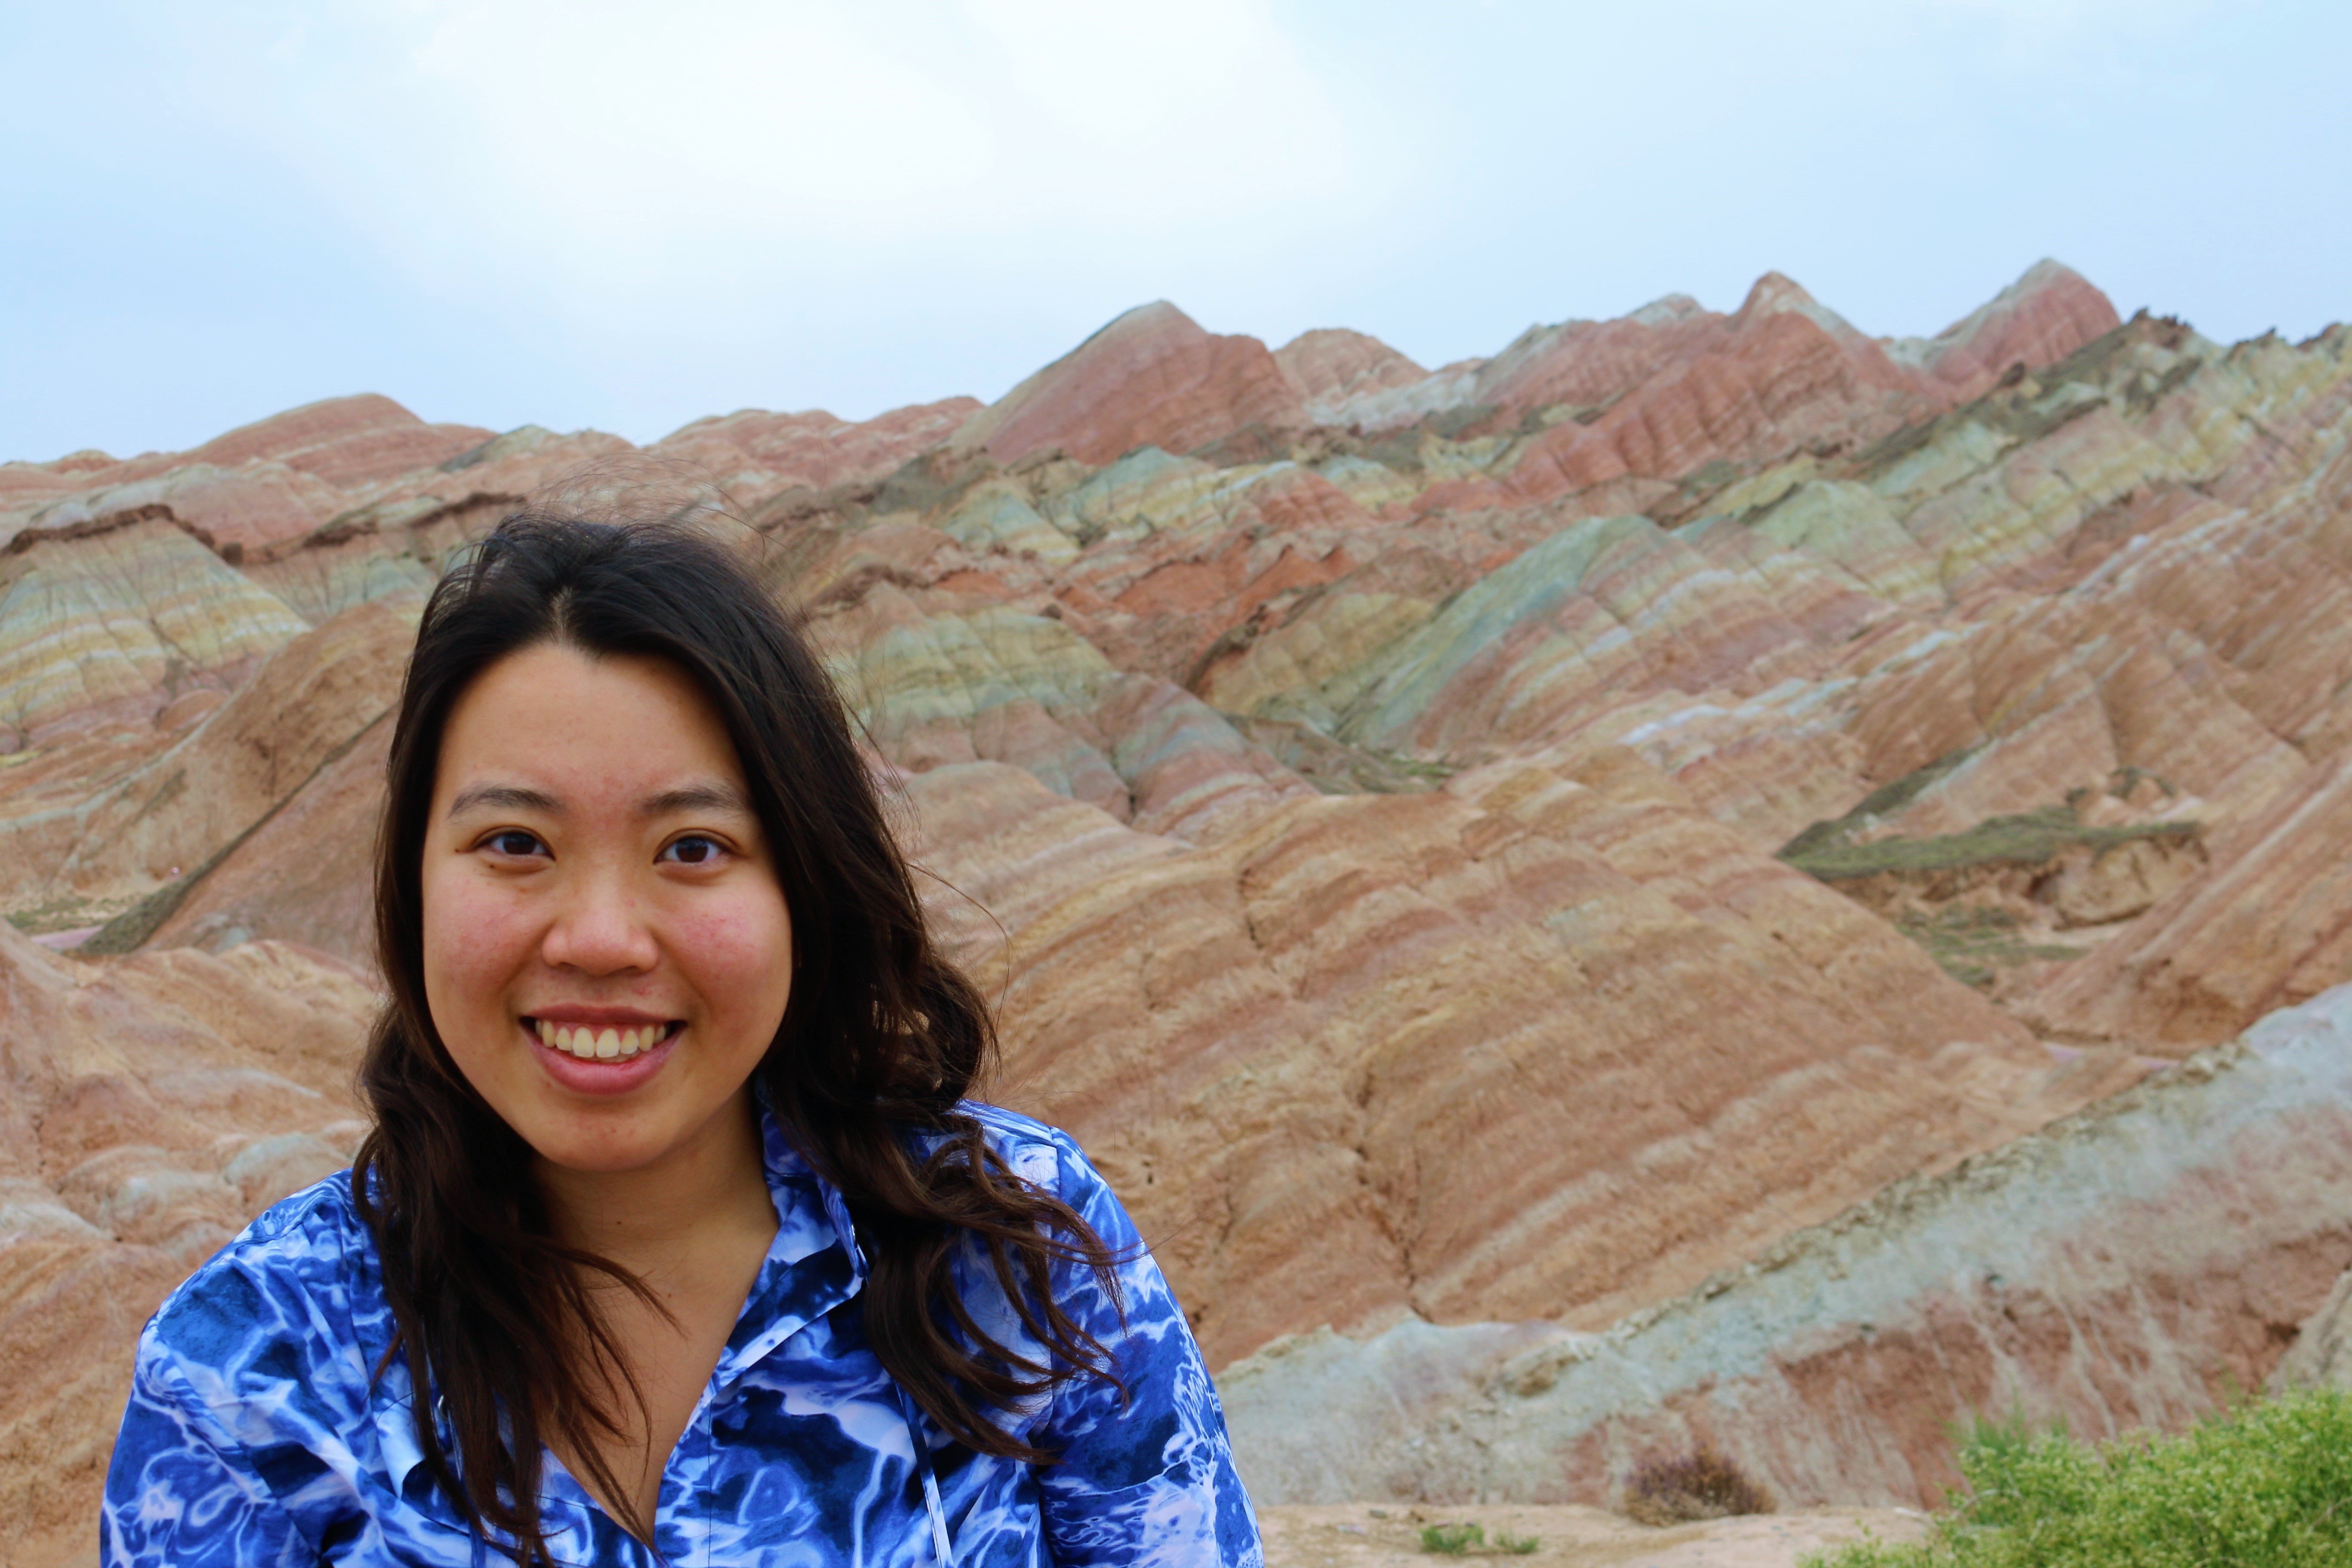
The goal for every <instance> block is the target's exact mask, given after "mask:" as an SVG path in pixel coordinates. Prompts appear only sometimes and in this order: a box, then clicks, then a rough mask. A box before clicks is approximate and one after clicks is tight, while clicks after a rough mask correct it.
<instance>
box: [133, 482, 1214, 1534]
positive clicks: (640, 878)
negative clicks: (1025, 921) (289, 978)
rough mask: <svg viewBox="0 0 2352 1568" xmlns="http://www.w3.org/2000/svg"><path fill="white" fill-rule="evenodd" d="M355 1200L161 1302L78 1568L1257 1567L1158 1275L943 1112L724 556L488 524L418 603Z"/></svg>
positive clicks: (907, 967)
mask: <svg viewBox="0 0 2352 1568" xmlns="http://www.w3.org/2000/svg"><path fill="white" fill-rule="evenodd" d="M389 784H390V788H389V792H388V798H387V802H386V806H385V818H384V824H383V833H382V836H381V838H380V844H379V858H378V865H377V939H378V948H379V956H380V961H381V963H382V966H383V973H384V976H385V979H386V982H387V985H388V989H389V991H390V993H391V997H390V1001H389V1003H388V1004H387V1005H386V1007H385V1010H384V1013H383V1017H382V1018H381V1020H380V1021H379V1022H378V1024H377V1026H376V1029H375V1032H374V1036H373V1039H372V1041H371V1043H370V1046H369V1049H368V1054H367V1058H366V1061H365V1063H364V1065H363V1067H362V1072H361V1085H362V1090H363V1092H364V1094H365V1096H366V1098H367V1100H368V1101H369V1102H370V1105H371V1107H372V1108H373V1111H374V1115H375V1126H374V1128H373V1131H371V1133H370V1134H369V1136H368V1138H367V1140H366V1142H364V1143H363V1144H362V1148H361V1151H360V1154H359V1158H358V1160H357V1161H356V1162H355V1163H354V1167H353V1170H352V1171H351V1172H349V1173H343V1174H341V1175H338V1176H336V1177H333V1178H331V1179H330V1180H328V1181H326V1182H323V1183H320V1184H319V1185H317V1186H315V1187H312V1188H310V1190H309V1191H307V1192H304V1193H300V1194H296V1195H295V1196H293V1197H291V1198H289V1199H288V1200H286V1201H285V1202H284V1203H282V1204H279V1205H278V1206H277V1207H275V1208H273V1209H271V1210H270V1211H269V1212H268V1214H266V1215H263V1216H262V1217H261V1218H260V1219H259V1220H257V1221H256V1222H255V1223H254V1225H253V1226H251V1227H250V1228H249V1229H247V1231H246V1233H245V1234H244V1235H242V1236H241V1237H238V1238H237V1239H236V1241H235V1242H233V1243H231V1244H230V1246H229V1247H226V1248H225V1249H224V1250H223V1251H222V1252H221V1253H220V1254H219V1255H218V1256H216V1257H215V1258H213V1259H212V1260H211V1261H210V1262H208V1263H207V1264H205V1267H204V1268H202V1269H200V1270H199V1271H198V1272H197V1273H196V1275H195V1276H194V1278H193V1279H190V1280H189V1281H188V1282H187V1283H186V1284H185V1285H184V1286H183V1287H181V1289H179V1290H178V1291H176V1292H174V1293H173V1297H172V1298H171V1300H168V1301H166V1302H165V1303H164V1305H163V1309H162V1310H160V1311H159V1312H158V1313H157V1314H156V1316H155V1319H154V1321H152V1323H150V1325H149V1326H148V1329H147V1331H146V1333H145V1334H144V1336H143V1337H142V1340H141V1342H140V1348H139V1357H138V1368H137V1375H136V1379H135V1383H134V1386H133V1391H132V1395H131V1405H130V1408H129V1410H128V1411H127V1413H126V1414H125V1415H124V1419H123V1427H122V1432H121V1438H120V1440H119V1441H118V1443H117V1446H116V1448H115V1457H114V1461H113V1468H112V1470H111V1471H110V1475H109V1478H108V1485H107V1502H106V1510H105V1515H104V1519H103V1521H102V1538H103V1541H104V1545H105V1553H106V1557H107V1559H108V1561H109V1562H110V1563H126V1564H128V1563H137V1564H151V1563H152V1564H163V1563H175V1564H214V1563H219V1564H228V1563H320V1562H329V1563H384V1562H399V1563H453V1564H454V1563H478V1562H480V1561H482V1558H483V1553H484V1552H486V1551H495V1552H499V1553H500V1554H502V1555H504V1556H505V1557H506V1558H508V1559H509V1560H511V1561H513V1562H516V1563H549V1564H551V1563H557V1562H582V1563H587V1562H593V1563H656V1562H665V1563H728V1564H732V1563H787V1562H789V1563H795V1564H817V1563H845V1564H849V1563H856V1564H863V1563H891V1564H901V1563H905V1564H919V1563H934V1562H936V1563H940V1564H942V1565H965V1564H978V1563H992V1564H994V1563H1003V1564H1014V1563H1021V1564H1036V1563H1047V1562H1052V1563H1119V1564H1171V1565H1173V1564H1187V1565H1190V1564H1195V1563H1198V1564H1210V1563H1238V1564H1252V1565H1254V1564H1255V1563H1257V1562H1258V1561H1259V1551H1258V1545H1257V1533H1256V1526H1255V1521H1254V1520H1253V1518H1252V1516H1251V1512H1250V1509H1249V1504H1248V1500H1247V1499H1246V1498H1245V1497H1244V1494H1243V1491H1242V1489H1241V1486H1240V1483H1239V1480H1238V1479H1237V1478H1236V1477H1235V1475H1234V1469H1233V1461H1232V1456H1231V1452H1230V1448H1229V1446H1228V1444H1227V1441H1226V1437H1225V1432H1224V1424H1223V1416H1222V1415H1221V1414H1220V1412H1219V1410H1218V1407H1217V1401H1216V1395H1215V1393H1214V1391H1213V1389H1212V1388H1211V1386H1210V1384H1209V1382H1208V1378H1207V1374H1206V1373H1205V1370H1204V1369H1203V1367H1202V1363H1201V1359H1200V1354H1199V1352H1198V1350H1197V1349H1196V1347H1195V1346H1194V1345H1193V1343H1192V1336H1191V1334H1190V1332H1189V1331H1188V1330H1187V1329H1186V1327H1185V1324H1184V1320H1183V1315H1182V1313H1181V1310H1179V1309H1178V1307H1177V1304H1176V1302H1175V1300H1174V1298H1173V1297H1172V1296H1171V1293H1170V1291H1169V1289H1168V1286H1167V1283H1166V1281H1165V1280H1164V1279H1162V1278H1161V1276H1160V1272H1159V1270H1158V1268H1156V1267H1155V1266H1154V1265H1153V1263H1152V1262H1151V1259H1150V1255H1149V1253H1148V1252H1147V1251H1146V1250H1145V1249H1144V1247H1142V1245H1141V1243H1140V1242H1139V1239H1138V1238H1137V1237H1136V1234H1135V1231H1134V1227H1133V1226H1132V1225H1131V1223H1130V1222H1129V1219H1128V1217H1127V1215H1126V1214H1125V1212H1124V1211H1123V1210H1122V1209H1121V1208H1120V1206H1119V1205H1118V1199H1117V1198H1116V1197H1115V1196H1113V1195H1112V1194H1111V1192H1110V1190H1109V1189H1108V1186H1107V1185H1105V1184H1104V1183H1103V1181H1102V1179H1101V1177H1100V1176H1099V1175H1097V1173H1095V1172H1094V1170H1093V1168H1092V1167H1091V1166H1090V1165H1089V1164H1088V1163H1087V1160H1086V1157H1085V1155H1084V1154H1083V1153H1082V1152H1080V1151H1079V1149H1078V1148H1077V1146H1076V1144H1075V1143H1073V1142H1071V1141H1070V1140H1069V1138H1068V1137H1067V1136H1066V1135H1065V1134H1063V1133H1060V1132H1058V1131H1055V1130H1053V1129H1051V1128H1048V1127H1045V1126H1042V1125H1040V1124H1038V1123H1036V1122H1034V1121H1028V1120H1026V1119H1024V1118H1021V1117H1018V1116H1014V1115H1012V1114H1010V1113H1008V1112H1005V1111H1003V1110H997V1109H995V1108H992V1107H990V1106H987V1105H984V1104H982V1103H980V1102H978V1101H977V1100H972V1099H971V1098H970V1094H971V1090H972V1089H973V1087H974V1085H975V1083H976V1081H977V1080H978V1079H979V1078H980V1077H981V1075H982V1072H983V1070H984V1069H985V1068H986V1067H987V1065H988V1061H989V1058H990V1055H991V1052H992V1044H993V1042H992V1035H991V1032H990V1027H989V1022H988V1018H987V1015H986V1012H985V1010H984V1007H983V1005H982V1002H981V1000H980V997H979V995H978V994H977V993H976V992H975V991H974V990H973V988H972V987H971V984H969V983H968V982H967V981H966V980H965V979H964V978H963V976H962V975H961V974H960V973H957V972H956V970H955V969H954V968H953V967H952V966H951V965H950V964H949V963H947V962H946V961H945V960H944V959H943V958H942V957H941V956H940V954H939V952H937V951H936V950H935V949H934V947H933V946H932V944H931V942H930V940H929V934H928V933H927V932H926V931H925V930H924V926H923V921H922V914H921V909H920V906H919V903H918V902H917V900H916V898H915V894H914V890H913V884H912V882H911V880H910V879H909V877H908V871H907V868H906V866H905V863H904V862H903V860H902V859H901V858H900V857H899V855H898V849H897V847H896V846H895V845H894V843H893V842H892V839H891V837H890V834H889V831H888V829H887V825H886V823H885V821H884V818H883V814H882V811H881V806H880V803H879V801H878V799H877V795H876V793H875V789H874V785H873V782H872V779H871V776H870V775H869V773H868V772H867V770H866V765H865V763H864V762H863V760H862V759H861V757H860V755H859V752H858V751H857V748H856V743H855V741H854V739H853V737H852V731H851V726H850V723H849V721H848V717H847V715H846V713H845V711H844V710H843V708H842V706H841V703H840V701H839V699H838V698H837V697H836V696H835V693H834V692H833V690H832V689H831V687H830V686H829V685H828V684H827V682H826V680H825V679H824V674H823V671H822V669H821V668H820V667H819V665H818V664H817V662H816V660H815V659H814V657H813V656H812V655H811V653H810V651H809V649H808V648H807V647H806V646H805V644H804V643H803V641H802V640H801V638H800V637H799V636H798V634H797V633H796V631H795V630H794V629H793V626H791V625H790V624H789V623H788V622H787V621H786V619H785V618H784V617H783V616H782V615H781V614H780V613H779V612H778V611H777V609H776V608H775V607H774V605H772V603H771V602H770V601H769V600H768V599H767V598H766V597H765V596H764V595H762V594H761V592H760V590H759V589H758V588H757V586H756V585H755V584H753V583H752V581H751V578H750V577H749V576H748V575H747V574H745V573H744V572H743V571H742V570H741V569H740V567H739V566H738V565H737V564H736V563H734V561H733V559H732V558H731V557H730V555H729V554H728V553H727V552H725V551H724V550H722V549H720V548H719V546H718V545H716V544H715V543H713V542H710V541H709V540H708V539H707V538H705V537H703V536H701V535H699V534H698V533H695V532H693V531H689V530H687V529H684V528H680V527H676V526H671V525H643V526H634V527H618V526H612V525H604V524H594V523H586V522H579V521H567V520H563V519H557V518H534V517H519V518H514V519H509V521H507V522H506V523H504V524H502V525H501V526H500V527H499V529H498V530H497V531H495V532H494V533H493V534H492V535H491V536H490V538H489V539H488V540H487V541H486V542H484V543H483V544H482V546H481V547H480V548H479V550H478V552H476V553H475V554H474V555H473V556H472V557H471V559H470V560H468V561H467V562H466V563H463V564H462V565H460V566H459V567H458V568H457V569H456V570H455V571H454V572H453V573H452V574H450V575H449V577H447V578H446V579H445V581H444V582H443V583H442V584H441V586H440V587H439V588H438V589H437V590H436V593H435V595H434V596H433V599H432V601H431V603H430V604H429V605H427V607H426V610H425V618H424V622H423V624H422V626H420V628H419V631H418V634H417V645H416V649H415V654H414V656H413V657H412V658H411V661H410V666H409V673H408V680H407V684H406V687H405V689H404V694H403V698H402V706H401V711H400V717H399V723H398V728H397V730H396V731H395V733H394V741H393V752H392V762H391V767H390V779H389Z"/></svg>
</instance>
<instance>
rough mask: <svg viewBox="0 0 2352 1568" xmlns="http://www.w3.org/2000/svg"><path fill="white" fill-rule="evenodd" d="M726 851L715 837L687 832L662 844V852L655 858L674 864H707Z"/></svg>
mask: <svg viewBox="0 0 2352 1568" xmlns="http://www.w3.org/2000/svg"><path fill="white" fill-rule="evenodd" d="M726 853H727V847H726V846H724V845H722V844H720V843H719V840H717V839H716V838H707V837H703V836H702V835H701V834H699V833H689V834H688V835H687V836H686V837H683V838H679V839H676V840H673V841H672V842H670V843H668V844H665V845H663V846H662V852H661V853H660V854H659V855H658V856H656V857H655V858H656V859H660V860H667V861H669V862H670V863H671V864H672V865H676V866H708V865H709V864H711V863H712V862H713V861H715V860H717V859H718V858H719V857H720V856H722V855H724V854H726Z"/></svg>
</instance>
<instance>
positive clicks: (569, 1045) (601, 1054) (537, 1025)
mask: <svg viewBox="0 0 2352 1568" xmlns="http://www.w3.org/2000/svg"><path fill="white" fill-rule="evenodd" d="M523 1024H524V1026H525V1027H527V1028H530V1029H533V1030H535V1031H536V1032H537V1034H538V1036H539V1040H540V1044H541V1045H543V1046H545V1047H548V1048H549V1049H551V1050H557V1051H562V1053H563V1054H564V1055H566V1056H570V1057H575V1058H579V1059H580V1060H582V1061H583V1062H611V1061H627V1060H628V1059H629V1058H632V1057H635V1056H637V1055H638V1054H640V1053H642V1052H645V1051H649V1050H652V1049H653V1048H654V1047H656V1046H658V1045H660V1044H661V1043H662V1042H663V1041H664V1040H666V1039H667V1038H669V1037H670V1036H671V1035H672V1034H674V1033H676V1032H677V1029H678V1027H679V1024H678V1021H677V1020H676V1019H670V1020H667V1021H666V1022H663V1023H657V1024H642V1025H630V1026H625V1027H617V1026H614V1025H611V1024H606V1025H604V1026H601V1027H600V1026H597V1025H594V1024H553V1023H550V1022H549V1021H548V1020H546V1019H545V1018H526V1019H524V1020H523Z"/></svg>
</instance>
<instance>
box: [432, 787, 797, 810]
mask: <svg viewBox="0 0 2352 1568" xmlns="http://www.w3.org/2000/svg"><path fill="white" fill-rule="evenodd" d="M482 806H488V807H490V808H492V809H493V810H499V811H537V812H543V813H545V814H546V815H548V816H562V815H563V803H562V801H560V800H558V799H557V798H556V797H555V796H553V795H549V794H548V793H547V792H546V791H544V790H536V789H530V788H527V787H525V786H524V785H521V784H475V785H473V786H472V787H470V788H467V789H462V790H459V791H458V792H457V799H455V800H453V801H451V802H450V803H449V815H450V816H463V815H464V814H465V813H467V812H468V811H473V810H476V809H477V808H479V807H482ZM680 811H729V812H735V813H739V814H740V815H742V816H750V815H751V803H750V802H749V801H747V800H745V799H744V798H743V792H742V791H741V790H739V789H737V788H736V787H735V786H734V785H732V784H717V783H703V784H686V785H682V786H681V787H679V788H677V789H668V790H664V791H662V792H661V794H659V795H647V796H646V798H645V799H643V800H641V801H639V802H638V803H637V815H638V816H669V815H671V814H672V813H675V812H680Z"/></svg>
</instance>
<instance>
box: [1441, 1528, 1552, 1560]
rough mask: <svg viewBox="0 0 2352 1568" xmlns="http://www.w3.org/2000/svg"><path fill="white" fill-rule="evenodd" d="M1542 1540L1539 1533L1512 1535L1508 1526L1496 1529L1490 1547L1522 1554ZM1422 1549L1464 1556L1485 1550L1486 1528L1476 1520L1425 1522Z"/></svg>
mask: <svg viewBox="0 0 2352 1568" xmlns="http://www.w3.org/2000/svg"><path fill="white" fill-rule="evenodd" d="M1542 1544H1543V1538H1542V1537H1541V1536H1538V1535H1513V1534H1512V1533H1511V1532H1510V1531H1507V1530H1498V1531H1496V1532H1495V1544H1494V1547H1493V1548H1492V1550H1494V1551H1496V1552H1507V1553H1508V1554H1509V1555H1511V1556H1513V1557H1525V1556H1526V1555H1527V1554H1528V1552H1533V1551H1535V1550H1536V1549H1537V1548H1538V1547H1539V1546H1541V1545H1542ZM1421 1549H1422V1550H1423V1552H1441V1553H1443V1554H1444V1555H1445V1556H1448V1557H1466V1556H1468V1555H1469V1554H1470V1553H1471V1552H1480V1553H1484V1552H1486V1551H1487V1550H1488V1548H1487V1545H1486V1526H1484V1525H1479V1524H1466V1523H1465V1524H1424V1525H1423V1526H1422V1527H1421Z"/></svg>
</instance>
